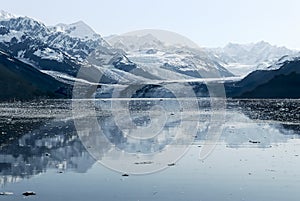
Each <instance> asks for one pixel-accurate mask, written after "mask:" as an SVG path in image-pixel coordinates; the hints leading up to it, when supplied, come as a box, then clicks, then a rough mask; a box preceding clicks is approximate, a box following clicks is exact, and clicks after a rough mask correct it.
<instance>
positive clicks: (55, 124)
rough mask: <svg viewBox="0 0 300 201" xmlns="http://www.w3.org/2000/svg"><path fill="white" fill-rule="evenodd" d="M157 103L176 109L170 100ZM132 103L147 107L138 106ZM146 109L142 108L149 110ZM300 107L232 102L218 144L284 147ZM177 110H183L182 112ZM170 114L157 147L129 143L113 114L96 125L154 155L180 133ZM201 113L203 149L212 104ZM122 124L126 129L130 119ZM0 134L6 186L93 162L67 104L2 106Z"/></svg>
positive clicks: (0, 167) (140, 121)
mask: <svg viewBox="0 0 300 201" xmlns="http://www.w3.org/2000/svg"><path fill="white" fill-rule="evenodd" d="M156 101H159V102H161V104H167V105H168V106H172V104H168V103H167V101H161V100H156ZM28 104H29V103H28ZM130 104H131V106H132V105H134V104H138V105H139V106H141V105H142V106H143V104H141V103H139V102H135V103H133V102H131V103H130ZM147 104H148V106H149V105H151V104H154V103H153V101H149V102H148V103H147ZM174 104H175V103H174ZM148 106H145V107H142V108H143V109H147V107H148ZM173 106H174V105H173ZM173 106H172V107H173ZM299 108H300V107H299V102H298V101H297V100H294V101H291V100H285V101H275V100H274V101H273V100H271V101H268V102H267V103H266V100H264V101H258V100H251V101H249V100H247V101H246V100H239V101H236V100H232V101H229V102H228V110H227V112H226V122H225V124H224V125H223V133H222V136H221V138H220V139H219V142H220V143H224V142H225V143H226V144H227V147H229V148H244V147H247V148H249V147H253V148H270V147H272V146H274V144H275V145H276V143H285V142H287V141H289V140H291V139H295V138H298V134H299V131H300V130H299ZM177 109H178V108H177ZM101 111H102V112H103V110H101ZM178 111H179V112H180V109H178ZM168 112H169V113H170V114H169V115H170V118H169V119H168V121H167V123H166V125H167V127H166V128H168V129H165V130H164V132H165V135H166V136H167V137H166V138H164V140H162V141H161V142H160V144H159V146H158V147H155V146H157V145H158V144H157V143H153V142H152V141H151V140H150V141H144V143H141V144H136V143H135V141H130V143H129V142H128V141H127V140H126V139H125V138H124V136H123V135H122V134H121V133H120V132H119V130H118V129H119V126H120V124H116V123H115V122H116V119H114V118H113V116H112V115H103V114H101V117H98V121H99V122H100V124H101V125H102V127H104V128H107V129H106V130H104V133H105V135H106V137H108V139H110V141H111V142H112V143H113V144H115V145H116V147H118V148H119V149H125V150H126V151H128V152H144V153H147V152H149V151H150V150H151V149H152V151H153V150H154V151H159V150H160V149H162V148H163V147H164V146H165V145H166V144H168V143H169V141H168V137H170V136H172V135H173V133H174V132H176V131H174V130H172V128H176V126H177V125H178V124H179V123H180V122H179V121H178V119H177V118H176V117H175V116H174V115H171V113H172V112H171V110H169V111H168ZM98 114H99V113H98ZM145 114H146V115H141V113H138V112H137V111H131V113H130V115H132V117H133V122H134V123H135V125H136V126H144V125H147V124H149V121H153V119H152V120H150V119H151V118H150V117H152V118H153V115H150V116H149V113H145ZM81 115H82V114H81ZM199 115H200V116H201V118H199V122H201V124H200V126H199V129H198V132H197V135H196V136H193V137H195V140H194V144H199V145H201V144H203V142H204V141H205V140H206V139H207V130H208V127H209V121H210V119H209V117H210V108H209V105H207V104H202V108H201V110H200V114H199ZM124 122H125V124H124V125H126V124H127V123H126V121H124ZM0 134H1V135H0V184H2V185H5V184H6V183H13V182H17V181H20V180H22V179H25V178H26V179H28V178H31V177H32V176H34V175H37V174H41V173H46V171H47V170H48V169H54V170H55V171H56V173H57V174H61V173H64V172H65V171H69V170H70V171H74V172H78V173H85V172H87V171H88V170H89V168H91V167H92V165H93V164H94V163H95V160H94V159H93V158H92V157H91V156H90V155H89V153H88V152H87V151H86V148H85V147H84V146H83V145H82V143H81V141H80V139H79V137H78V135H77V131H76V129H75V125H74V121H73V117H72V113H71V106H70V102H68V101H66V102H64V101H57V102H55V101H54V102H51V101H50V102H49V101H48V102H34V103H30V104H29V105H24V103H17V104H16V103H11V104H9V103H7V104H2V105H1V117H0ZM96 140H98V141H97V145H98V147H100V148H101V149H97V151H98V154H99V156H100V158H101V157H103V156H105V155H106V154H107V152H108V151H110V147H109V146H107V143H105V142H103V141H101V140H100V141H99V139H96ZM94 142H96V141H94ZM99 150H100V151H99ZM195 160H197V158H195ZM142 162H144V163H136V164H142V165H147V163H146V162H147V161H146V162H145V161H142Z"/></svg>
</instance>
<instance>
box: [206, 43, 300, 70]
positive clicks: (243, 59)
mask: <svg viewBox="0 0 300 201" xmlns="http://www.w3.org/2000/svg"><path fill="white" fill-rule="evenodd" d="M207 51H208V52H210V53H211V54H213V55H215V56H216V57H217V58H218V60H219V62H220V63H222V64H223V65H224V66H225V67H226V68H227V69H228V70H230V71H231V72H232V73H234V74H236V75H246V74H248V73H250V72H252V71H254V70H259V69H267V68H268V67H269V66H270V65H272V64H273V63H275V62H277V60H278V59H280V58H281V57H283V56H286V55H294V54H296V53H297V51H294V50H290V49H288V48H286V47H278V46H274V45H271V44H269V43H267V42H264V41H260V42H257V43H250V44H236V43H229V44H228V45H226V46H225V47H224V48H215V49H207Z"/></svg>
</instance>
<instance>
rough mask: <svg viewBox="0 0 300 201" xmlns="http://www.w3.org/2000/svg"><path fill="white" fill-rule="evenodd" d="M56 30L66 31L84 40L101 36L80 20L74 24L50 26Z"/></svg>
mask: <svg viewBox="0 0 300 201" xmlns="http://www.w3.org/2000/svg"><path fill="white" fill-rule="evenodd" d="M49 28H50V29H51V30H52V31H54V32H62V33H66V34H67V35H69V36H71V37H77V38H80V39H83V40H97V39H100V38H101V36H100V35H99V34H97V33H96V32H95V31H94V30H93V29H92V28H91V27H89V26H88V25H87V24H86V23H84V22H83V21H78V22H75V23H72V24H63V23H60V24H57V25H56V26H53V27H51V26H50V27H49Z"/></svg>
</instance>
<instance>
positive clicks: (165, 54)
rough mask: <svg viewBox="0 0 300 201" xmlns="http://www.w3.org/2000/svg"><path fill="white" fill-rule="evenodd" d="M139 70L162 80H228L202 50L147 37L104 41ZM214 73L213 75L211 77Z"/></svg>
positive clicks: (115, 38)
mask: <svg viewBox="0 0 300 201" xmlns="http://www.w3.org/2000/svg"><path fill="white" fill-rule="evenodd" d="M108 42H109V43H110V44H111V45H112V46H113V47H114V48H116V49H122V50H124V51H126V53H127V57H128V58H129V59H130V60H132V61H133V62H135V63H137V64H138V65H139V66H140V67H141V68H142V69H144V70H145V71H147V72H150V73H151V74H154V75H156V76H160V77H162V78H163V79H191V78H201V77H204V78H208V77H228V76H232V74H231V73H230V72H229V71H228V70H226V69H225V68H224V67H223V66H222V65H221V64H219V63H218V62H217V61H216V60H215V59H214V58H213V57H212V56H211V55H210V54H207V53H206V52H205V51H203V50H202V49H195V48H191V47H188V46H176V45H169V44H166V43H164V42H163V41H161V40H159V39H158V38H156V37H155V36H154V35H152V34H151V33H145V34H144V35H123V36H114V37H110V38H108ZM213 72H215V73H213Z"/></svg>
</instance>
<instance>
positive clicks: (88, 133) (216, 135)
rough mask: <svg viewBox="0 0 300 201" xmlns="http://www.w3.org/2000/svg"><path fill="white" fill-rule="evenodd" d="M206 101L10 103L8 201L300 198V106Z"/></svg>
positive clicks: (3, 155)
mask: <svg viewBox="0 0 300 201" xmlns="http://www.w3.org/2000/svg"><path fill="white" fill-rule="evenodd" d="M200 102H201V103H199V105H197V107H196V109H197V111H195V105H193V103H191V102H189V100H183V101H182V102H178V101H173V100H167V99H157V100H155V99H154V100H152V99H149V100H143V101H139V100H136V101H126V100H122V101H119V100H109V101H107V100H104V101H102V102H101V101H99V102H96V103H95V102H93V103H92V105H91V102H90V101H87V102H80V103H76V104H77V106H78V104H82V107H79V108H78V107H77V108H76V109H75V110H74V107H72V104H71V102H70V101H59V100H57V101H53V100H45V101H36V102H31V103H2V104H0V184H1V187H0V192H12V193H13V195H0V199H1V200H20V199H22V198H23V197H24V196H23V195H22V193H23V192H25V191H34V192H36V195H35V196H28V197H26V199H28V200H44V201H47V200H49V201H50V200H51V201H52V200H75V201H76V200H80V201H82V200H117V201H119V200H130V201H132V200H140V201H142V200H163V201H166V200H185V201H186V200H192V201H194V200H195V201H196V200H214V201H215V200H251V201H253V200H256V201H258V200H264V201H265V200H280V201H281V200H298V199H299V196H300V192H299V188H300V171H299V167H300V139H299V134H300V116H299V114H300V113H299V108H300V100H234V101H233V100H229V101H228V102H227V105H226V109H225V110H223V109H224V108H223V109H222V107H220V108H219V107H218V108H217V109H212V104H211V102H210V101H209V100H204V101H200ZM182 103H183V104H182ZM185 103H186V106H187V107H186V106H185V105H184V104H185ZM73 106H74V104H73ZM91 108H92V109H91ZM72 109H73V110H72ZM90 109H91V110H90ZM74 111H75V112H74ZM95 122H97V125H96V126H95V125H94V124H95ZM182 125H184V126H182ZM98 127H101V129H100V130H97V129H98ZM98 131H101V135H102V136H101V137H99V136H98V135H95V133H96V134H97V132H98ZM83 133H84V134H83ZM183 133H184V135H182V134H183ZM151 134H153V136H152V135H151ZM154 134H155V135H154ZM176 135H179V136H180V138H176ZM130 136H134V137H132V138H131V137H130ZM105 140H106V141H105ZM174 140H177V141H178V143H177V144H175V147H177V146H176V145H178V147H180V148H182V147H183V148H184V149H183V153H181V152H178V154H177V155H176V156H174V153H175V152H176V151H177V149H174V152H173V151H172V152H171V153H172V154H171V155H167V156H168V157H169V156H170V157H169V158H166V157H163V156H164V155H163V154H164V153H167V152H168V151H169V150H170V149H171V148H170V146H169V144H171V143H172V142H173V141H174ZM107 142H109V143H107ZM179 142H180V143H179ZM87 150H88V151H87ZM178 150H179V149H178ZM90 153H91V154H90ZM120 153H121V154H120ZM126 153H129V154H130V157H127V156H126ZM176 153H177V152H176ZM201 153H207V154H206V155H205V158H202V157H201ZM160 154H161V155H163V156H162V157H161V158H159V155H160ZM182 155H183V156H182ZM131 156H133V157H131ZM145 156H146V157H145ZM181 156H182V157H181ZM124 157H125V159H124ZM172 157H174V158H172ZM94 158H96V159H97V160H95V159H94ZM177 159H178V160H177ZM112 169H116V170H117V171H116V170H112ZM150 172H153V173H151V174H150ZM125 173H126V174H127V175H124V174H125ZM143 173H145V174H143ZM146 173H147V174H146Z"/></svg>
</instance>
